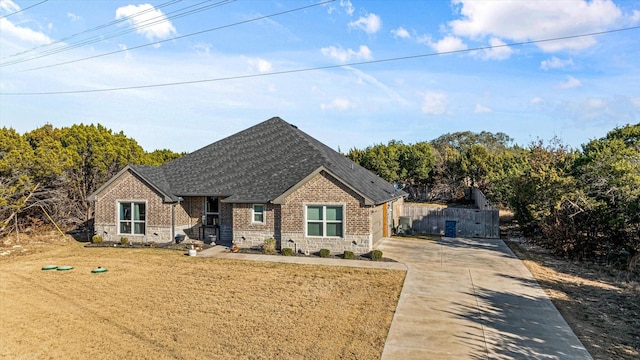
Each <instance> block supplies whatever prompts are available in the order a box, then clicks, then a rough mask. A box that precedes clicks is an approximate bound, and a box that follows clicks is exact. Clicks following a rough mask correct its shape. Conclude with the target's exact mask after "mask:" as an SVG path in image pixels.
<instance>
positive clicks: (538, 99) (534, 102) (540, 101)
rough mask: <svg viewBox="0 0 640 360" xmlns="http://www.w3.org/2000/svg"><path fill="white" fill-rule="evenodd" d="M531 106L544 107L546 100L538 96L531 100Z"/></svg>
mask: <svg viewBox="0 0 640 360" xmlns="http://www.w3.org/2000/svg"><path fill="white" fill-rule="evenodd" d="M529 103H530V104H531V105H542V104H544V99H543V98H541V97H539V96H536V97H534V98H533V99H531V101H530V102H529Z"/></svg>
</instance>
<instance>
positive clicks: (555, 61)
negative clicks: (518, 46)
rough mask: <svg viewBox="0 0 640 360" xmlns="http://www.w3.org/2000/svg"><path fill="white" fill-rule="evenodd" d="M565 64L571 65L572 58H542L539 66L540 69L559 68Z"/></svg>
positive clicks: (565, 65)
mask: <svg viewBox="0 0 640 360" xmlns="http://www.w3.org/2000/svg"><path fill="white" fill-rule="evenodd" d="M567 66H573V60H572V59H567V60H562V59H559V58H557V57H555V56H553V57H552V58H551V59H549V60H542V62H541V63H540V68H541V69H542V70H549V69H561V68H564V67H567Z"/></svg>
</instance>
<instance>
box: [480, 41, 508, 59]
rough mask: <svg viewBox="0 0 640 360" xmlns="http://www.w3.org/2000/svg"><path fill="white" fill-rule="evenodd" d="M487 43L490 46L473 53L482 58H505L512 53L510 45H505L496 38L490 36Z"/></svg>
mask: <svg viewBox="0 0 640 360" xmlns="http://www.w3.org/2000/svg"><path fill="white" fill-rule="evenodd" d="M489 45H490V46H491V48H489V49H483V50H481V51H479V52H477V53H475V52H474V53H475V54H476V55H477V56H479V57H480V58H481V59H482V60H506V59H508V58H509V57H510V56H511V54H513V50H512V49H511V47H509V46H505V45H506V43H505V42H504V41H502V40H500V39H498V38H491V39H490V40H489Z"/></svg>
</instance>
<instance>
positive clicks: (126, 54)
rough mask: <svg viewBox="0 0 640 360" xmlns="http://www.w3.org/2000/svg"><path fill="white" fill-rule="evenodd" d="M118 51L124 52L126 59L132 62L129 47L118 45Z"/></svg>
mask: <svg viewBox="0 0 640 360" xmlns="http://www.w3.org/2000/svg"><path fill="white" fill-rule="evenodd" d="M118 49H120V50H122V51H124V58H125V59H127V60H131V54H130V53H129V51H127V50H128V48H127V45H125V44H118Z"/></svg>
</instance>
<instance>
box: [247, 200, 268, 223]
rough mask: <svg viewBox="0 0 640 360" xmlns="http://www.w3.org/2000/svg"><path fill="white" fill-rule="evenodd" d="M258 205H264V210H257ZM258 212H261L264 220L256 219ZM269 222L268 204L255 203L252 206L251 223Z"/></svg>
mask: <svg viewBox="0 0 640 360" xmlns="http://www.w3.org/2000/svg"><path fill="white" fill-rule="evenodd" d="M256 206H261V207H262V211H261V212H257V211H256ZM257 214H261V215H262V221H257V220H256V215H257ZM266 222H267V206H266V205H265V204H253V205H252V206H251V223H252V224H264V223H266Z"/></svg>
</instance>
